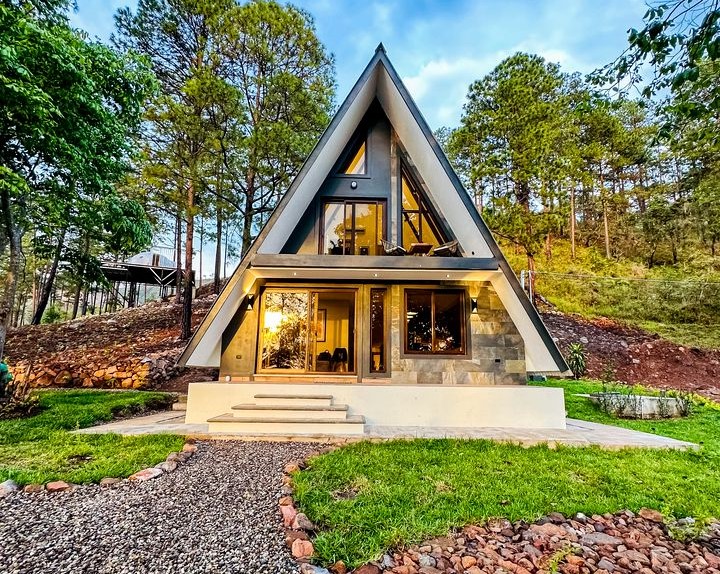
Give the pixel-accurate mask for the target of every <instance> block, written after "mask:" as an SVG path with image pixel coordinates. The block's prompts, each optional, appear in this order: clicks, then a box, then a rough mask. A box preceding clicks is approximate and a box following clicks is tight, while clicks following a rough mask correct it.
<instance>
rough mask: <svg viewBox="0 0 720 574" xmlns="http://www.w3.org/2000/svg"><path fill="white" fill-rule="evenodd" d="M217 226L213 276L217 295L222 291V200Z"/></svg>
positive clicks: (214, 290)
mask: <svg viewBox="0 0 720 574" xmlns="http://www.w3.org/2000/svg"><path fill="white" fill-rule="evenodd" d="M215 217H216V220H215V221H216V228H215V236H216V243H215V273H214V275H215V276H214V278H213V293H215V294H216V295H217V294H218V293H220V266H221V265H222V227H223V226H222V224H223V222H222V208H221V207H220V201H218V202H217V204H216V211H215Z"/></svg>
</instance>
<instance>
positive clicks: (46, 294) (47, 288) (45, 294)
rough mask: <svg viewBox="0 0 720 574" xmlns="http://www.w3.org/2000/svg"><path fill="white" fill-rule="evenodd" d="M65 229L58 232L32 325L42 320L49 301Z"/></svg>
mask: <svg viewBox="0 0 720 574" xmlns="http://www.w3.org/2000/svg"><path fill="white" fill-rule="evenodd" d="M66 233H67V229H66V228H63V229H61V230H60V237H58V242H57V245H56V246H55V253H54V254H53V260H52V263H51V265H50V270H49V271H48V274H47V277H46V278H45V284H44V285H43V288H42V291H41V292H40V298H39V299H38V303H37V307H36V308H35V314H34V315H33V318H32V322H31V324H32V325H39V324H40V321H41V320H42V316H43V314H44V313H45V309H46V308H47V305H48V301H50V295H51V294H52V290H53V287H54V286H55V276H56V275H57V270H58V265H59V264H60V255H61V254H62V247H63V243H64V242H65V234H66Z"/></svg>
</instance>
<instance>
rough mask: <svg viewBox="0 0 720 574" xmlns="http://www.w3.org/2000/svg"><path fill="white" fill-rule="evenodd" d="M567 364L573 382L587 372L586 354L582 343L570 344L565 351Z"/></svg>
mask: <svg viewBox="0 0 720 574" xmlns="http://www.w3.org/2000/svg"><path fill="white" fill-rule="evenodd" d="M567 364H568V367H570V370H571V371H572V372H573V376H574V377H575V380H577V379H579V378H580V377H582V376H583V375H584V374H585V372H586V371H587V352H586V351H585V347H584V346H583V344H582V343H572V344H571V345H570V346H569V347H568V349H567Z"/></svg>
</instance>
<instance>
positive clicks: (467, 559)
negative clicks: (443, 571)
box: [460, 556, 477, 570]
mask: <svg viewBox="0 0 720 574" xmlns="http://www.w3.org/2000/svg"><path fill="white" fill-rule="evenodd" d="M460 562H461V564H462V567H463V568H465V569H466V570H467V569H468V568H470V567H471V566H475V564H477V558H475V556H463V557H462V559H461V560H460Z"/></svg>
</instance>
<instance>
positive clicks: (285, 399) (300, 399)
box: [255, 393, 333, 406]
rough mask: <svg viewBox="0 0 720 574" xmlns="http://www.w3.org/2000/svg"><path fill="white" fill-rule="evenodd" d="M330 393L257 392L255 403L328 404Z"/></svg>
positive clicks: (329, 403)
mask: <svg viewBox="0 0 720 574" xmlns="http://www.w3.org/2000/svg"><path fill="white" fill-rule="evenodd" d="M332 400H333V397H332V395H318V394H313V393H307V394H304V393H303V394H276V393H270V394H267V393H265V394H263V393H260V394H257V395H255V403H256V404H258V405H319V406H330V405H331V404H332Z"/></svg>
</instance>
